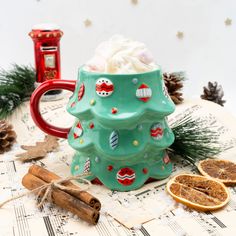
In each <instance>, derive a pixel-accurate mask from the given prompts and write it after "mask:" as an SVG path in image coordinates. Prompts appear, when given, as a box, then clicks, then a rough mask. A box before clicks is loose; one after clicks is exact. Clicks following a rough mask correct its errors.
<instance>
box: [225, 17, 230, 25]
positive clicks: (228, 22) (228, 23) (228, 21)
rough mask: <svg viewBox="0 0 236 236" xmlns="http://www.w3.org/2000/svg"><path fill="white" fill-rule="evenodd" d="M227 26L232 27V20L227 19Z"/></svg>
mask: <svg viewBox="0 0 236 236" xmlns="http://www.w3.org/2000/svg"><path fill="white" fill-rule="evenodd" d="M225 25H226V26H230V25H232V20H231V19H230V18H227V19H226V20H225Z"/></svg>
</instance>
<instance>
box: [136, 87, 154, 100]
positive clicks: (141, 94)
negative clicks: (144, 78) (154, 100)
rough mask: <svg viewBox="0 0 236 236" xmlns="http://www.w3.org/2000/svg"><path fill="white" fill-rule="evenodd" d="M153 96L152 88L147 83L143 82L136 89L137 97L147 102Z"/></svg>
mask: <svg viewBox="0 0 236 236" xmlns="http://www.w3.org/2000/svg"><path fill="white" fill-rule="evenodd" d="M151 96H152V90H151V88H149V87H148V85H146V84H141V85H140V86H139V88H138V89H137V90H136V97H137V98H138V99H140V100H141V101H143V102H147V101H148V100H149V99H150V98H151Z"/></svg>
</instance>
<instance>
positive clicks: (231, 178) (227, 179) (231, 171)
mask: <svg viewBox="0 0 236 236" xmlns="http://www.w3.org/2000/svg"><path fill="white" fill-rule="evenodd" d="M198 170H199V171H200V173H201V174H202V175H204V176H210V177H212V178H214V179H217V180H218V181H221V182H223V183H224V184H227V185H228V184H236V164H235V163H234V162H231V161H227V160H219V159H206V160H203V161H200V162H199V164H198Z"/></svg>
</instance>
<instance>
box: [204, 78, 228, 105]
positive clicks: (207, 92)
mask: <svg viewBox="0 0 236 236" xmlns="http://www.w3.org/2000/svg"><path fill="white" fill-rule="evenodd" d="M223 96H224V91H223V89H222V86H221V85H219V84H218V83H217V82H208V85H207V87H206V86H204V87H203V94H202V95H201V98H202V99H205V100H208V101H211V102H214V103H217V104H219V105H221V106H224V103H225V102H226V101H225V100H223V99H222V98H223Z"/></svg>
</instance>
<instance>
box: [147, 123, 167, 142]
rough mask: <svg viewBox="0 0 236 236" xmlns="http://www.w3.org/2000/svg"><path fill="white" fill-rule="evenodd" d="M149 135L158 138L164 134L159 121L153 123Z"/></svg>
mask: <svg viewBox="0 0 236 236" xmlns="http://www.w3.org/2000/svg"><path fill="white" fill-rule="evenodd" d="M150 135H151V136H152V138H153V139H155V140H160V139H161V138H162V137H163V135H164V131H163V128H162V125H161V124H160V123H156V124H153V125H152V127H151V130H150Z"/></svg>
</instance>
